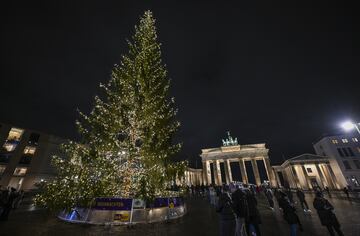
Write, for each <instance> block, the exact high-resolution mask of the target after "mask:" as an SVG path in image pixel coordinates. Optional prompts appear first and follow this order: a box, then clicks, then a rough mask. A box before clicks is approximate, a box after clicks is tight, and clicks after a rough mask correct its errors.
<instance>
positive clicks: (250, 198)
mask: <svg viewBox="0 0 360 236" xmlns="http://www.w3.org/2000/svg"><path fill="white" fill-rule="evenodd" d="M246 201H247V205H248V208H249V215H248V217H247V218H246V219H245V222H246V225H247V233H248V235H251V236H261V232H260V227H259V225H260V224H261V217H260V212H259V210H258V208H257V200H256V197H255V194H253V193H252V192H251V191H247V192H246Z"/></svg>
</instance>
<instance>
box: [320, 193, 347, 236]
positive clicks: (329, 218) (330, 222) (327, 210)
mask: <svg viewBox="0 0 360 236" xmlns="http://www.w3.org/2000/svg"><path fill="white" fill-rule="evenodd" d="M313 205H314V208H315V209H316V211H317V213H318V216H319V218H320V221H321V224H322V225H323V226H326V228H327V229H328V230H329V233H330V235H332V236H333V235H334V236H335V232H334V230H335V231H336V233H337V234H338V235H339V236H343V235H344V234H343V232H342V231H341V229H340V223H339V221H338V220H337V218H336V215H335V214H334V212H333V210H334V207H333V206H332V205H331V204H330V202H329V201H328V200H326V199H325V198H324V196H323V194H322V193H321V192H320V191H318V192H316V197H315V199H314V203H313Z"/></svg>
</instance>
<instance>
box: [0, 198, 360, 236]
mask: <svg viewBox="0 0 360 236" xmlns="http://www.w3.org/2000/svg"><path fill="white" fill-rule="evenodd" d="M313 197H314V196H313V195H312V194H307V196H306V199H307V201H308V203H309V205H310V207H311V210H312V213H311V214H310V215H305V214H304V213H302V212H301V211H300V209H299V206H298V205H297V208H298V209H299V210H298V215H299V217H300V219H301V221H302V223H303V225H304V229H305V231H304V232H302V233H300V234H299V235H311V236H320V235H328V233H327V231H326V228H325V227H323V226H321V225H320V221H319V218H318V216H317V214H316V211H315V210H314V209H313V207H312V199H313ZM295 199H296V197H295ZM328 199H329V200H330V202H331V203H332V204H333V205H334V207H335V212H336V215H337V217H338V219H339V221H340V223H341V225H342V229H343V232H344V234H345V236H358V235H360V220H359V219H360V203H359V202H357V201H354V200H353V201H349V200H346V199H339V198H337V197H336V198H335V197H333V198H328ZM258 200H259V210H260V213H261V217H262V225H261V231H262V235H265V236H266V235H269V236H281V235H289V229H288V225H287V223H286V222H285V221H284V220H283V218H282V215H281V213H280V211H279V209H278V207H277V205H276V204H275V206H276V207H275V211H272V210H270V209H269V208H268V204H267V202H266V200H265V197H264V196H262V195H260V196H259V197H258ZM187 205H188V214H187V215H186V216H185V217H183V218H182V219H179V220H176V221H173V222H169V223H157V224H150V225H136V226H134V227H132V228H128V227H122V226H89V225H77V224H70V223H65V222H62V221H60V220H58V219H57V218H56V217H54V216H53V215H49V214H47V213H46V212H45V211H44V210H31V209H29V206H23V207H21V208H20V209H17V210H15V211H13V212H11V214H10V217H9V220H8V221H7V222H0V235H1V236H5V235H31V236H35V235H51V236H55V235H132V236H147V235H149V236H150V235H154V236H161V235H169V236H170V235H173V236H175V235H186V236H190V235H204V236H205V235H206V236H212V235H214V236H215V235H218V232H219V229H218V215H217V213H216V212H215V209H214V208H213V207H211V206H210V204H209V203H208V202H207V201H206V200H205V199H203V198H200V197H196V198H190V199H188V200H187Z"/></svg>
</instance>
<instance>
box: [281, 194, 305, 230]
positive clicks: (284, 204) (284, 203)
mask: <svg viewBox="0 0 360 236" xmlns="http://www.w3.org/2000/svg"><path fill="white" fill-rule="evenodd" d="M279 206H280V208H281V209H282V210H283V217H284V219H285V220H286V222H287V223H288V224H289V225H290V235H291V236H296V235H297V228H298V226H299V229H300V231H303V228H302V225H301V222H300V219H299V217H298V215H297V214H296V213H295V211H296V209H295V207H294V206H293V204H292V203H291V202H290V200H289V198H288V197H287V194H285V193H284V192H280V198H279Z"/></svg>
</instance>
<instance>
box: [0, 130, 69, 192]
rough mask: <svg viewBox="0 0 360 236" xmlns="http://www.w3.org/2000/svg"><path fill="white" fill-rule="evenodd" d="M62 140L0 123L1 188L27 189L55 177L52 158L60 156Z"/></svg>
mask: <svg viewBox="0 0 360 236" xmlns="http://www.w3.org/2000/svg"><path fill="white" fill-rule="evenodd" d="M63 142H65V140H64V139H61V138H58V137H55V136H53V135H48V134H44V133H42V132H38V131H34V130H29V129H22V128H18V127H14V126H11V125H7V124H0V148H1V149H0V186H2V187H7V186H10V187H14V188H16V189H23V190H30V189H33V188H35V186H34V184H35V183H37V182H41V181H47V180H49V179H51V178H53V177H54V175H55V174H56V172H55V169H54V168H53V167H52V166H51V157H52V156H53V155H61V152H60V149H59V147H60V144H61V143H63Z"/></svg>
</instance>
